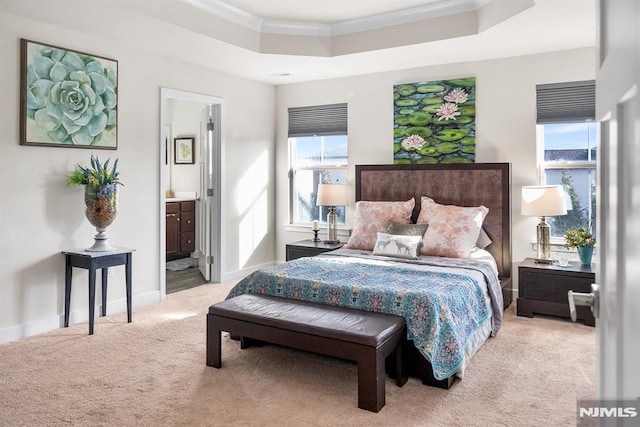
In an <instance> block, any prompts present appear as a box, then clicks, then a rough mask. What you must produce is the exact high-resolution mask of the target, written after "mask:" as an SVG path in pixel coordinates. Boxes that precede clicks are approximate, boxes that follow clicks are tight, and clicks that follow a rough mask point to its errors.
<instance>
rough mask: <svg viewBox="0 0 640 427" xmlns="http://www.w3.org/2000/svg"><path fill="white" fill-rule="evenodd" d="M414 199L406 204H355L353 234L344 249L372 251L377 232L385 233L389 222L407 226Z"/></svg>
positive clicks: (360, 202)
mask: <svg viewBox="0 0 640 427" xmlns="http://www.w3.org/2000/svg"><path fill="white" fill-rule="evenodd" d="M415 204H416V201H415V199H414V198H413V197H412V198H411V200H407V201H406V202H368V201H359V202H356V212H355V217H354V219H353V232H352V233H351V237H349V241H347V244H346V246H345V247H347V248H350V249H364V250H368V251H372V250H373V248H374V246H375V244H376V238H377V237H378V232H379V231H381V232H386V230H387V223H388V222H389V220H393V221H397V222H401V223H404V224H408V223H409V221H411V212H413V208H414V206H415Z"/></svg>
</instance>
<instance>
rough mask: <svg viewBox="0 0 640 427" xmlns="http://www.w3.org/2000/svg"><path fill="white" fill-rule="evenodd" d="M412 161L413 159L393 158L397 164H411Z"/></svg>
mask: <svg viewBox="0 0 640 427" xmlns="http://www.w3.org/2000/svg"><path fill="white" fill-rule="evenodd" d="M412 163H413V162H412V161H411V159H393V164H395V165H410V164H412Z"/></svg>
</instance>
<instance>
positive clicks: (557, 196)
mask: <svg viewBox="0 0 640 427" xmlns="http://www.w3.org/2000/svg"><path fill="white" fill-rule="evenodd" d="M521 213H522V215H526V216H557V215H566V214H567V205H566V198H565V194H564V190H563V189H562V186H561V185H532V186H526V187H522V210H521Z"/></svg>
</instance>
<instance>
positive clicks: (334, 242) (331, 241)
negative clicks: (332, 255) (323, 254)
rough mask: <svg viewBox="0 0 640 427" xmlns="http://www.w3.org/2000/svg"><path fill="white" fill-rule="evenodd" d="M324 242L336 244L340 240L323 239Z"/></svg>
mask: <svg viewBox="0 0 640 427" xmlns="http://www.w3.org/2000/svg"><path fill="white" fill-rule="evenodd" d="M324 243H326V244H327V245H337V244H338V243H340V240H325V241H324Z"/></svg>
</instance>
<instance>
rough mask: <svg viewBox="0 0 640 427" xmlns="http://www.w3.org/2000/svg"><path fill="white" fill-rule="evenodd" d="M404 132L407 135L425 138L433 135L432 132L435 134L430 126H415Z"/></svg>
mask: <svg viewBox="0 0 640 427" xmlns="http://www.w3.org/2000/svg"><path fill="white" fill-rule="evenodd" d="M404 134H405V135H407V136H411V135H418V136H421V137H423V138H428V137H430V136H431V134H433V131H432V130H431V129H429V128H425V127H419V126H414V127H410V128H407V129H405V131H404Z"/></svg>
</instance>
